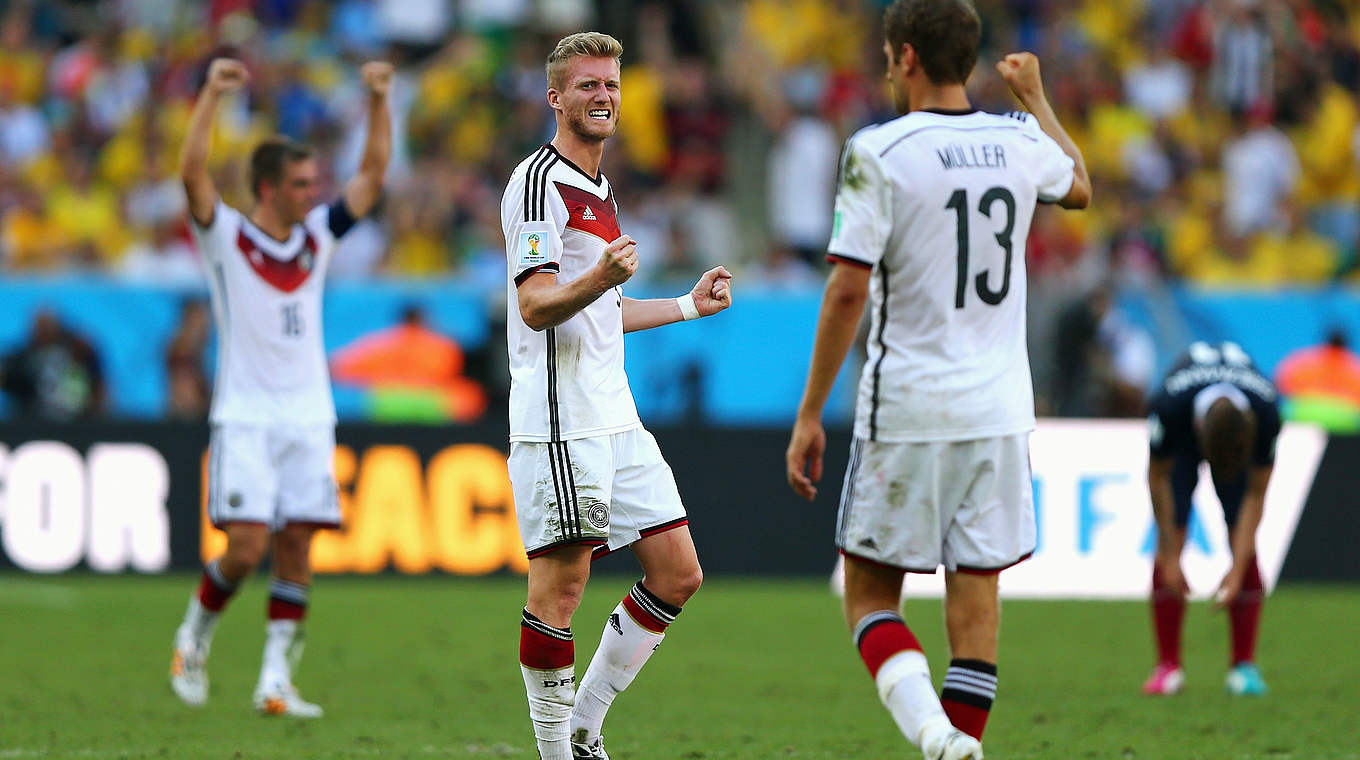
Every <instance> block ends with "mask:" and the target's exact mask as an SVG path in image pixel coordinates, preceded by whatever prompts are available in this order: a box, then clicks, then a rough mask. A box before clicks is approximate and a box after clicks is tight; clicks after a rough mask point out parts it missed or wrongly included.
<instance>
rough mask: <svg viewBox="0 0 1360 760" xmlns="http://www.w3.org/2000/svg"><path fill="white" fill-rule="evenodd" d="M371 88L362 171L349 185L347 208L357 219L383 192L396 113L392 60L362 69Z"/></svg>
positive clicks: (373, 62)
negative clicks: (390, 99) (391, 101)
mask: <svg viewBox="0 0 1360 760" xmlns="http://www.w3.org/2000/svg"><path fill="white" fill-rule="evenodd" d="M359 76H360V77H361V78H362V79H363V81H364V89H365V90H367V92H368V139H367V140H366V141H365V142H364V155H363V158H361V159H360V160H359V173H358V174H355V175H354V178H353V179H351V180H350V181H349V184H348V185H346V186H345V208H346V209H348V210H349V212H350V213H351V214H353V215H354V217H355V218H356V219H357V218H359V217H362V216H367V215H368V212H369V211H371V210H373V206H374V205H375V204H376V203H377V202H378V198H379V196H381V195H382V186H383V175H384V174H386V173H387V159H388V158H389V157H391V155H392V115H391V113H389V111H388V108H387V92H388V90H389V89H390V88H391V86H392V64H390V63H384V62H382V61H370V62H369V63H365V64H364V66H363V68H362V69H360V70H359Z"/></svg>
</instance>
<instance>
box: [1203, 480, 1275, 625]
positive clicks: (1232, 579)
mask: <svg viewBox="0 0 1360 760" xmlns="http://www.w3.org/2000/svg"><path fill="white" fill-rule="evenodd" d="M1273 469H1274V468H1272V467H1270V466H1266V467H1254V468H1252V470H1251V472H1250V473H1249V474H1248V475H1247V492H1246V494H1244V495H1243V496H1242V506H1241V507H1240V508H1239V509H1238V512H1237V524H1236V525H1235V526H1233V531H1232V535H1231V536H1229V537H1228V542H1229V544H1230V545H1231V546H1232V558H1233V562H1232V567H1231V568H1229V569H1228V574H1227V575H1225V576H1223V581H1222V582H1221V583H1219V584H1218V591H1217V593H1215V594H1214V603H1215V604H1216V605H1218V606H1219V607H1227V606H1228V605H1230V604H1232V602H1233V600H1234V599H1236V598H1237V595H1238V594H1240V593H1241V592H1242V582H1243V579H1244V578H1246V576H1247V572H1248V571H1249V570H1250V569H1251V568H1252V567H1254V566H1255V564H1256V529H1257V528H1259V527H1260V526H1261V515H1262V514H1263V513H1264V511H1265V500H1266V487H1267V486H1269V485H1270V474H1271V472H1272V471H1273Z"/></svg>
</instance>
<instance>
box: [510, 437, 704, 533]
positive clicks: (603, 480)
mask: <svg viewBox="0 0 1360 760" xmlns="http://www.w3.org/2000/svg"><path fill="white" fill-rule="evenodd" d="M508 464H509V468H510V485H511V487H512V488H513V489H514V492H515V516H516V517H517V518H518V520H519V532H520V537H521V538H523V539H524V547H525V552H526V553H527V554H528V555H529V557H530V558H533V557H539V556H542V555H544V554H547V553H549V552H551V551H552V550H554V549H557V548H560V547H562V546H568V545H572V544H576V545H585V546H593V547H596V548H595V554H596V555H597V556H599V555H603V554H607V553H609V552H612V551H615V550H618V549H621V548H623V547H625V546H628V545H629V544H631V543H633V542H634V541H636V540H638V539H639V538H642V537H644V536H651V535H655V534H657V533H662V532H665V531H667V530H670V529H672V528H678V527H680V526H682V525H686V524H688V522H689V519H688V518H687V517H686V516H685V505H684V504H682V503H681V502H680V492H679V491H678V490H677V489H676V487H675V475H673V474H672V473H671V468H670V465H668V464H666V460H665V459H663V458H662V457H661V449H660V448H658V447H657V445H656V439H655V438H653V437H652V434H651V433H649V432H647V431H646V430H644V429H642V428H641V427H637V428H633V429H632V430H625V431H623V432H622V433H614V434H612V435H602V436H595V437H591V438H577V439H575V440H570V441H560V442H553V443H530V442H519V441H516V442H512V443H511V444H510V459H509V463H508Z"/></svg>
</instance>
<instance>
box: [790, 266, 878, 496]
mask: <svg viewBox="0 0 1360 760" xmlns="http://www.w3.org/2000/svg"><path fill="white" fill-rule="evenodd" d="M871 274H872V270H871V269H869V268H867V267H861V266H856V265H854V264H845V263H841V264H837V265H836V266H835V267H834V268H833V269H832V270H831V276H830V277H829V278H827V281H826V291H825V292H824V293H823V294H822V311H821V315H820V316H819V317H818V318H817V337H816V338H815V339H814V340H813V344H812V364H811V366H810V367H808V378H807V386H806V387H805V388H804V390H803V400H802V402H801V403H800V404H799V405H798V419H797V421H796V422H794V426H793V436H792V438H791V439H790V440H789V448H788V451H786V452H785V454H784V458H785V467H786V470H787V472H786V475H787V477H788V481H789V485H790V486H791V487H792V488H793V490H794V493H797V494H798V495H799V496H802V497H803V498H805V499H808V500H811V499H813V498H814V497H816V496H817V487H816V486H815V485H814V484H815V483H816V482H817V481H819V480H821V478H822V454H824V453H825V451H826V431H825V430H824V429H823V428H822V409H823V408H824V407H825V406H826V399H827V397H828V396H830V395H831V386H832V385H833V384H834V383H835V382H836V375H837V374H839V373H840V371H841V365H842V364H844V363H845V356H846V354H848V353H850V345H851V344H852V343H854V342H855V331H856V330H858V329H859V318H860V315H862V314H863V313H864V302H865V301H866V300H868V298H869V276H870V275H871Z"/></svg>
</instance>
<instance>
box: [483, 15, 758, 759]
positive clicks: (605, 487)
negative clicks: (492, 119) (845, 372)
mask: <svg viewBox="0 0 1360 760" xmlns="http://www.w3.org/2000/svg"><path fill="white" fill-rule="evenodd" d="M622 55H623V47H622V45H620V44H619V42H618V40H616V39H614V38H613V37H610V36H608V35H605V34H599V33H595V32H585V33H581V34H573V35H571V36H569V37H566V38H564V39H563V40H561V41H560V42H558V43H557V46H556V47H555V48H554V49H553V51H552V53H551V54H550V55H549V56H548V63H547V73H548V92H547V99H548V106H549V107H550V108H552V110H553V115H554V116H555V117H556V119H557V132H556V134H555V135H554V136H553V139H552V141H551V142H550V143H548V144H547V145H544V146H543V147H542V148H540V149H538V150H537V151H535V152H534V153H533V154H532V155H530V156H529V157H528V158H526V159H524V160H523V161H522V162H520V164H519V166H518V167H516V168H515V170H514V172H513V173H512V174H511V176H510V182H509V184H508V185H507V186H506V189H505V196H504V198H503V199H502V200H501V226H502V229H503V231H504V233H505V247H506V255H507V257H508V258H509V277H508V280H507V282H506V291H507V295H508V298H507V309H508V313H507V315H506V321H507V327H506V333H507V336H506V337H507V340H508V341H509V353H510V375H511V386H510V458H509V469H510V481H511V484H512V486H513V488H514V494H515V511H516V513H517V515H518V518H519V526H520V533H521V536H522V537H523V539H524V546H525V548H526V550H527V552H528V555H529V593H528V600H527V602H526V604H525V606H524V610H523V614H522V616H521V623H520V667H521V671H522V673H523V676H524V687H525V690H526V692H527V694H528V700H529V717H530V719H531V720H532V721H533V727H534V735H535V737H536V739H537V742H538V751H539V754H540V756H541V757H542V758H543V760H566V758H571V757H578V758H582V757H584V758H608V755H606V754H605V751H604V740H603V738H602V736H601V725H602V724H603V722H604V718H605V713H606V712H607V711H608V710H609V707H610V705H611V704H612V703H613V701H614V698H615V697H616V696H618V694H619V693H620V692H622V691H623V690H624V689H625V688H627V687H628V685H629V684H630V683H632V681H633V679H634V678H635V677H636V676H637V674H638V671H639V670H641V669H642V666H643V665H644V664H646V662H647V660H648V658H649V657H651V655H652V653H653V652H654V651H655V650H656V649H657V647H659V646H660V645H661V641H662V639H663V638H664V637H665V635H666V630H667V628H668V627H669V626H670V624H671V623H672V622H674V620H675V618H676V616H677V615H679V614H680V609H681V607H683V606H684V604H685V602H687V601H688V600H689V598H690V597H691V596H692V595H693V594H694V593H695V592H696V591H697V590H698V588H699V584H700V582H701V581H702V578H703V574H702V571H701V570H700V568H699V559H698V556H697V554H696V552H695V549H694V541H693V539H691V537H690V533H689V527H688V525H689V518H688V517H687V516H686V513H685V508H684V505H683V503H682V502H681V500H680V494H679V492H678V490H677V489H676V485H675V477H674V476H673V475H672V474H671V469H670V467H669V466H668V465H667V464H666V461H665V459H663V458H662V456H661V451H660V449H659V448H658V447H657V444H656V440H655V439H653V438H652V435H651V434H650V433H648V432H647V431H646V430H645V429H643V427H642V423H641V422H640V421H639V420H638V414H637V409H636V407H635V406H634V404H633V395H632V391H631V390H630V389H629V387H628V378H627V376H626V375H625V374H624V371H623V336H624V333H628V332H633V331H635V330H647V329H651V328H653V327H659V326H661V325H667V324H670V323H672V322H680V321H683V320H690V319H698V318H701V317H708V316H712V315H714V314H717V313H718V312H720V311H722V310H723V309H726V308H727V307H728V306H730V305H731V303H732V289H731V285H730V281H731V275H730V274H728V272H727V270H726V269H724V268H723V267H717V268H715V269H711V270H709V271H708V272H705V273H704V274H703V276H702V277H700V278H699V281H698V283H697V284H696V285H695V286H694V288H693V290H692V291H690V292H689V293H686V294H684V295H682V296H680V297H679V298H666V299H655V300H637V299H633V298H629V297H627V296H625V295H624V294H623V285H624V284H625V283H626V282H627V281H628V279H629V278H630V277H632V275H633V273H634V272H636V271H637V268H638V265H639V263H638V262H639V258H638V257H639V252H638V250H637V245H636V244H635V243H634V241H633V240H632V238H630V237H628V236H627V235H625V234H623V232H622V231H621V230H620V229H619V223H618V217H617V210H618V206H617V204H616V202H615V198H614V193H613V191H612V189H611V188H610V185H609V180H608V179H607V178H606V177H605V176H604V174H602V173H601V172H600V159H601V157H602V156H603V153H604V144H605V141H606V140H607V139H608V138H609V137H610V136H611V135H613V134H614V130H615V129H616V128H617V126H618V121H619V109H620V106H621V103H622V97H621V93H620V91H619V59H620V57H621V56H622ZM624 547H629V548H631V549H632V550H633V554H634V555H635V556H636V557H637V558H638V561H639V562H640V563H641V565H642V569H643V578H642V580H640V581H638V583H637V584H636V585H635V586H633V588H632V590H631V591H630V592H629V593H628V595H627V596H625V597H624V598H623V600H622V601H621V602H620V603H619V605H618V606H617V607H616V608H615V609H614V611H613V612H612V613H611V614H610V615H609V617H608V619H607V621H606V622H605V624H604V631H603V634H602V636H601V639H600V646H599V648H598V649H596V651H595V656H594V658H593V659H592V660H591V662H590V666H589V667H588V668H587V669H586V673H585V677H584V678H582V679H581V682H580V683H579V684H577V682H576V675H575V673H576V671H575V655H574V646H573V635H572V631H571V619H572V615H573V614H574V613H575V612H576V607H577V605H578V604H579V603H580V601H581V594H582V592H583V591H584V589H585V585H586V579H587V578H588V577H589V576H590V562H591V559H592V557H599V556H601V555H603V554H606V553H608V552H612V551H616V550H619V549H622V548H624Z"/></svg>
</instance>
